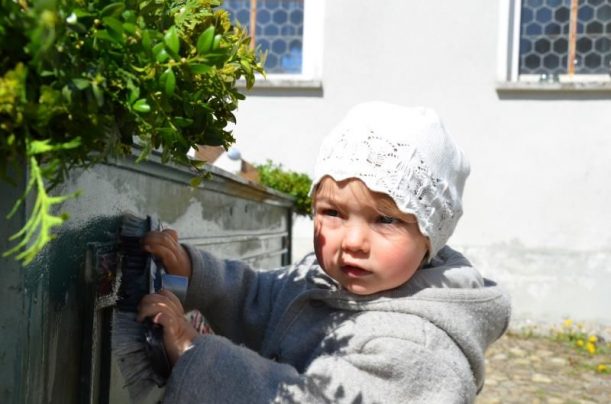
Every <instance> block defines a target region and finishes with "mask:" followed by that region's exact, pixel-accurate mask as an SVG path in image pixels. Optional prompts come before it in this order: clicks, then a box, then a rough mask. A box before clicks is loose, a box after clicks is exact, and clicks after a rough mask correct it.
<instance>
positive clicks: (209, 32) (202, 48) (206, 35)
mask: <svg viewBox="0 0 611 404" xmlns="http://www.w3.org/2000/svg"><path fill="white" fill-rule="evenodd" d="M213 41H214V25H211V26H209V27H208V28H206V29H205V30H204V32H202V33H201V35H200V36H199V38H197V53H199V54H200V55H205V54H206V53H208V52H210V49H212V42H213Z"/></svg>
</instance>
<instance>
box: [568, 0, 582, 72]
mask: <svg viewBox="0 0 611 404" xmlns="http://www.w3.org/2000/svg"><path fill="white" fill-rule="evenodd" d="M578 5H579V0H571V15H570V19H569V56H568V58H567V71H568V73H569V77H573V75H574V74H575V54H576V51H575V48H576V42H577V7H578Z"/></svg>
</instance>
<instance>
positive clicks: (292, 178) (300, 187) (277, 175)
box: [257, 160, 312, 216]
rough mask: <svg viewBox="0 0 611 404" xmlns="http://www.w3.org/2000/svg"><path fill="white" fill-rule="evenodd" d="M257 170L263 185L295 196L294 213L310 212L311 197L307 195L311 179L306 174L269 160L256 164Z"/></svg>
mask: <svg viewBox="0 0 611 404" xmlns="http://www.w3.org/2000/svg"><path fill="white" fill-rule="evenodd" d="M257 172H258V174H259V181H261V183H262V184H263V185H266V186H268V187H270V188H273V189H275V190H278V191H280V192H284V193H286V194H289V195H291V196H292V197H294V198H295V213H297V214H298V215H303V216H308V215H310V214H312V199H311V198H310V196H309V193H310V187H311V186H312V179H311V178H310V177H309V176H308V175H307V174H303V173H297V172H294V171H290V170H285V169H284V168H283V167H282V165H279V164H274V163H273V162H271V161H270V160H268V161H267V162H266V163H265V164H261V165H258V166H257Z"/></svg>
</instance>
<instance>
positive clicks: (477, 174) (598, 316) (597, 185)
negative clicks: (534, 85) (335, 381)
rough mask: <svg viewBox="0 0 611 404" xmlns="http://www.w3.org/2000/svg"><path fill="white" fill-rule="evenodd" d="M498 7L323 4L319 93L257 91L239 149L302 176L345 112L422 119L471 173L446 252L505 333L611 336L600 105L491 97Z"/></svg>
mask: <svg viewBox="0 0 611 404" xmlns="http://www.w3.org/2000/svg"><path fill="white" fill-rule="evenodd" d="M310 1H322V0H310ZM306 3H307V0H306ZM504 3H506V2H503V1H493V0H476V1H469V2H458V1H413V0H384V1H365V0H328V1H326V2H325V9H324V24H323V25H324V32H323V38H324V39H323V48H322V49H321V52H323V53H322V55H323V64H322V83H323V89H322V91H316V90H312V91H308V90H304V89H301V90H296V91H290V90H277V89H276V90H268V89H258V90H257V89H255V90H254V91H252V92H251V93H249V94H248V98H247V100H246V101H243V102H242V104H241V105H240V109H239V112H238V124H237V126H236V128H235V132H234V134H235V136H236V137H237V139H238V142H237V147H238V148H239V149H240V150H241V152H242V155H243V157H244V158H245V159H246V160H250V161H254V162H264V161H265V160H266V159H271V160H273V161H275V162H279V163H282V164H283V165H284V166H285V167H286V168H289V169H292V170H297V171H302V172H306V173H310V174H311V173H312V172H313V164H314V161H315V157H316V153H317V150H318V146H319V143H320V140H321V138H322V137H323V136H324V135H325V133H327V132H328V131H329V130H330V129H331V128H332V127H333V125H334V124H335V123H336V122H337V121H338V120H339V119H340V118H341V117H342V116H343V114H344V113H345V112H346V111H347V110H348V108H349V107H350V106H352V105H353V104H355V103H358V102H360V101H366V100H372V99H380V100H385V101H390V102H396V103H400V104H404V105H426V106H430V107H433V108H435V109H436V110H437V111H438V112H439V113H440V115H441V116H442V117H443V119H444V121H445V125H446V127H447V128H448V130H449V131H451V132H452V134H453V135H454V137H456V138H457V140H458V142H459V143H460V144H461V145H462V147H463V148H464V149H465V151H466V152H467V154H468V156H469V157H470V160H471V165H472V174H471V177H470V179H469V180H468V182H467V187H466V191H465V215H464V217H463V219H462V221H461V223H459V226H458V229H457V231H456V233H455V235H454V237H453V238H452V240H451V243H450V244H452V245H454V246H459V247H461V248H462V249H463V250H465V251H466V252H467V253H468V256H469V258H471V259H472V261H473V262H474V263H475V264H476V265H478V266H479V267H480V269H481V270H482V272H484V274H486V275H488V276H491V277H493V278H496V279H497V280H499V281H501V282H502V283H503V284H504V285H506V286H507V287H508V288H509V289H510V290H511V292H512V295H513V297H514V318H515V319H516V320H524V319H528V318H532V319H536V320H544V319H546V320H550V321H557V320H558V321H559V319H560V318H562V317H564V316H570V317H572V318H576V319H583V320H597V321H606V322H609V321H611V310H609V308H610V307H611V293H608V292H606V289H607V288H608V286H609V285H611V263H610V262H611V261H610V260H611V229H610V227H611V208H610V207H609V204H610V203H611V185H610V184H611V178H610V177H611V92H599V93H596V92H591V93H583V92H579V93H578V92H562V93H542V92H529V93H521V92H499V91H497V89H496V83H497V71H498V70H499V66H498V54H499V46H500V45H499V42H500V40H499V32H498V31H499V15H500V12H501V10H500V9H499V7H500V5H501V4H504ZM306 7H307V6H306ZM501 53H502V52H501ZM500 70H502V69H500ZM302 233H309V226H308V225H307V224H305V225H304V224H303V223H301V224H299V225H298V226H297V228H296V234H295V239H296V240H295V241H296V244H297V245H300V244H301V245H303V244H304V243H309V239H310V235H309V234H302ZM304 237H305V238H304Z"/></svg>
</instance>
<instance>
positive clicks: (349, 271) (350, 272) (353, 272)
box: [341, 265, 371, 278]
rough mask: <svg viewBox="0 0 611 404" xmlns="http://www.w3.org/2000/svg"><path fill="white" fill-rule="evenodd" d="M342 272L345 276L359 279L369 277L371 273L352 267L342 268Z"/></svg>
mask: <svg viewBox="0 0 611 404" xmlns="http://www.w3.org/2000/svg"><path fill="white" fill-rule="evenodd" d="M341 270H342V272H343V273H344V274H346V275H347V276H348V277H351V278H358V277H361V276H366V275H369V274H370V273H371V272H369V271H366V270H364V269H361V268H359V267H354V266H352V265H344V266H342V267H341Z"/></svg>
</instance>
